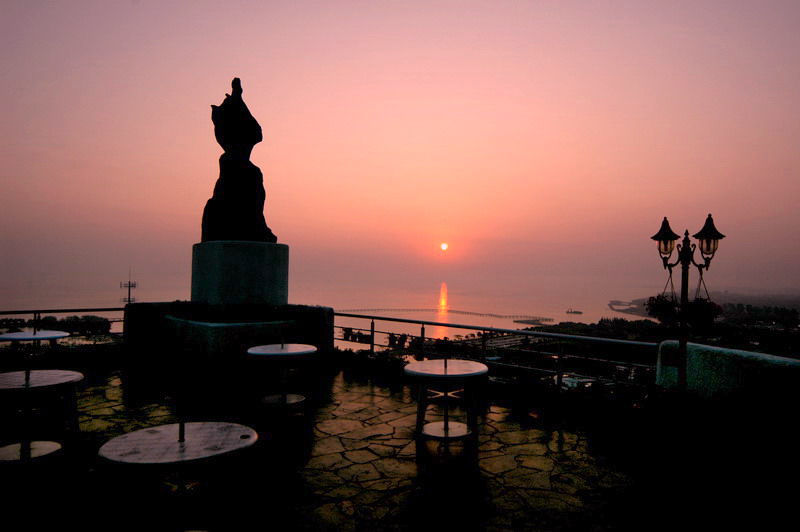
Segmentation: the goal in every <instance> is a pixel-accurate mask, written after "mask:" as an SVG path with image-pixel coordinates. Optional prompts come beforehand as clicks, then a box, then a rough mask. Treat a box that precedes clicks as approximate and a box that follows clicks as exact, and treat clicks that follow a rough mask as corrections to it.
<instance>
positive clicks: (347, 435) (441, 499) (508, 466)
mask: <svg viewBox="0 0 800 532" xmlns="http://www.w3.org/2000/svg"><path fill="white" fill-rule="evenodd" d="M123 380H124V378H123V377H122V376H121V374H120V373H119V372H111V373H110V374H104V375H95V376H92V377H90V378H88V379H87V381H86V382H84V383H83V384H82V386H81V388H80V391H79V412H80V428H81V434H80V437H79V441H78V443H76V444H74V445H73V448H74V447H76V446H77V447H79V449H78V451H73V452H72V454H68V456H71V457H72V458H71V459H70V460H71V463H70V464H69V466H68V467H67V469H66V473H64V474H63V475H61V476H60V477H59V479H61V480H56V479H53V478H48V477H46V475H47V473H42V474H43V475H45V477H37V478H40V480H41V482H40V483H39V484H37V486H38V487H35V488H34V489H35V490H38V491H37V497H38V498H39V500H45V501H48V502H53V501H55V500H56V499H63V500H66V501H67V502H69V503H70V504H74V505H80V506H83V508H82V509H81V510H80V512H81V515H83V517H82V521H81V522H82V523H83V524H84V525H85V527H87V528H90V525H97V527H98V528H103V529H109V530H113V529H117V528H124V527H125V524H126V523H127V524H130V523H132V522H137V521H136V519H137V517H142V516H141V514H140V510H141V508H142V507H144V508H150V509H156V508H158V511H157V512H156V513H158V514H159V515H161V517H160V518H159V519H157V520H156V521H154V522H148V524H147V526H148V527H149V528H150V529H153V530H158V529H164V530H189V529H197V530H239V529H241V528H243V527H245V526H247V527H251V528H256V529H262V528H264V529H266V528H272V529H306V530H406V529H415V530H426V529H429V528H441V529H443V530H448V529H452V528H454V527H459V528H462V529H465V530H587V529H596V530H603V529H607V528H614V520H615V519H616V517H614V515H613V512H609V510H608V509H609V507H610V506H611V505H612V504H611V502H610V501H614V500H615V498H618V496H619V494H620V493H622V492H624V491H625V490H627V489H629V488H630V486H631V480H630V479H629V478H628V477H627V476H626V475H625V474H624V473H623V472H622V471H620V470H619V469H618V468H615V466H614V465H613V464H611V463H610V462H609V461H607V460H606V459H604V457H603V456H600V455H598V453H596V452H593V450H592V449H593V445H592V441H591V438H589V437H588V436H587V435H586V434H582V433H580V432H571V431H567V430H558V429H557V428H554V427H545V426H544V425H543V424H542V423H540V422H538V420H537V419H535V418H534V417H531V416H523V417H522V418H520V417H519V416H518V415H515V414H512V412H511V411H510V410H509V406H510V405H508V404H502V403H497V404H493V403H492V402H489V404H488V405H486V407H485V409H484V411H483V414H482V415H481V417H480V435H479V438H478V442H477V448H475V447H474V446H469V445H465V444H464V443H452V444H450V445H447V446H446V445H444V444H440V443H437V442H433V441H427V442H423V443H421V444H418V443H417V442H416V440H415V439H414V432H413V427H414V424H415V420H416V403H415V401H414V397H413V394H412V389H411V388H410V387H409V386H408V385H406V384H404V383H402V382H401V383H397V382H394V383H383V384H382V385H379V384H376V383H375V382H373V381H372V380H370V379H369V378H366V377H361V378H355V377H350V376H347V375H346V374H345V373H344V372H341V373H338V374H335V375H329V376H327V377H325V378H323V379H322V381H323V382H322V385H319V386H317V389H316V390H312V391H311V392H309V393H311V394H315V397H316V401H315V402H314V403H313V404H312V403H311V402H309V405H308V409H307V410H306V411H305V412H301V411H295V412H290V413H286V412H274V411H269V410H265V409H263V408H253V409H249V410H238V411H236V412H235V413H231V412H227V413H225V410H226V408H228V407H220V408H219V410H218V411H216V412H213V413H207V414H205V415H207V416H213V417H214V420H227V421H237V422H242V423H245V424H248V425H250V426H253V427H254V428H256V429H257V430H258V431H259V435H260V439H259V442H258V444H257V445H256V446H254V447H253V448H252V449H251V450H248V451H245V452H243V453H242V454H241V456H239V457H234V458H232V459H231V460H229V461H227V462H225V463H224V465H223V466H222V467H216V466H213V467H216V469H213V468H212V469H209V467H208V466H205V468H204V467H203V466H198V467H197V468H184V469H180V470H176V471H173V470H170V469H168V468H167V469H158V470H155V469H153V470H148V469H147V468H144V469H142V470H132V469H130V468H123V469H117V468H114V467H111V466H109V465H108V464H104V463H102V462H100V461H98V460H97V458H96V452H97V449H98V448H99V446H100V445H101V444H102V443H103V442H105V441H107V440H108V439H110V438H112V437H114V436H117V435H119V434H123V433H125V432H129V431H131V430H136V429H139V428H143V427H148V426H153V425H157V424H162V423H171V422H174V421H175V420H176V418H175V410H174V408H173V405H172V401H171V400H170V399H169V398H168V397H166V398H162V397H161V396H160V395H159V394H157V393H154V394H149V395H148V394H147V393H145V394H140V393H137V392H136V391H135V387H132V386H131V385H127V386H126V385H124V384H123ZM147 389H148V388H146V387H145V390H147ZM429 408H430V412H429V414H428V419H429V420H436V419H437V416H438V414H439V413H438V411H437V410H436V409H437V408H438V407H436V406H430V407H429ZM454 414H455V415H459V411H458V410H456V411H455V412H454ZM66 476H69V477H70V479H71V480H69V481H68V482H67V481H66V480H64V478H66ZM44 483H47V484H48V485H51V486H60V487H59V488H58V492H57V493H54V492H55V491H56V488H53V491H52V492H43V491H42V488H41V486H42V484H44ZM64 483H67V484H68V485H69V486H73V487H74V489H75V490H77V491H79V492H80V496H78V495H76V494H73V495H75V498H74V499H70V498H69V496H68V495H67V493H66V492H69V491H70V488H65V487H64ZM47 493H49V494H50V495H49V496H50V497H52V499H50V500H48V499H47V497H48V494H47ZM109 509H113V511H114V512H117V514H116V515H125V516H128V518H129V519H130V520H131V521H127V519H128V518H126V519H125V520H122V521H118V522H116V523H117V525H116V526H105V525H103V526H100V525H101V524H102V523H106V524H107V523H108V521H103V520H101V518H100V517H99V515H100V514H101V513H102V512H101V510H102V511H106V510H109ZM149 511H150V510H148V512H149ZM152 511H154V512H155V510H152ZM95 517H96V518H97V521H95V519H94V518H95ZM131 528H136V529H138V528H139V527H138V526H131ZM28 529H30V528H28Z"/></svg>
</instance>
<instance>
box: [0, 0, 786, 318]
mask: <svg viewBox="0 0 800 532" xmlns="http://www.w3.org/2000/svg"><path fill="white" fill-rule="evenodd" d="M0 66H1V68H0V72H1V73H2V74H0V75H2V83H0V101H1V102H2V106H0V108H1V109H2V115H3V116H2V120H0V140H1V141H2V142H0V155H1V156H2V161H3V164H2V166H1V167H0V308H21V307H22V308H25V307H30V306H35V305H47V304H49V303H48V302H50V301H53V302H54V303H53V304H55V302H56V300H59V301H61V300H64V301H67V300H68V301H74V302H75V303H77V304H80V302H81V301H87V303H88V302H92V303H93V304H97V303H100V301H95V299H96V298H95V296H94V295H91V294H96V293H98V291H100V292H103V293H108V294H111V295H110V298H111V299H110V300H109V303H111V306H114V302H115V301H117V298H118V297H119V296H120V295H121V293H120V291H119V289H118V283H119V281H120V280H124V279H126V278H127V274H128V269H129V268H131V269H132V271H133V277H134V278H135V279H136V280H138V281H139V282H140V287H141V288H140V295H144V296H145V298H148V296H149V298H153V297H156V294H168V295H169V297H172V298H177V297H184V298H188V297H189V283H190V274H191V272H190V270H191V247H192V245H193V244H194V243H196V242H199V240H200V221H201V217H202V212H203V207H204V205H205V202H206V201H207V200H208V198H209V197H210V196H211V193H212V190H213V186H214V182H215V180H216V178H217V177H218V157H219V155H220V154H221V148H220V147H219V145H217V144H216V142H215V140H214V136H213V128H212V123H211V119H210V105H211V104H219V103H220V102H221V101H222V99H223V98H224V95H225V93H226V92H230V81H231V79H232V78H233V77H234V76H238V77H240V78H241V79H242V83H243V87H244V99H245V101H246V103H247V104H248V106H249V108H250V110H251V111H252V113H253V115H254V116H255V117H256V118H257V119H258V120H259V122H260V123H261V126H262V128H263V130H264V141H263V143H261V144H259V145H257V146H256V148H255V150H254V151H253V155H252V160H253V162H254V163H255V164H257V165H258V166H259V167H260V168H261V170H262V171H263V172H264V180H265V187H266V192H267V201H266V207H265V215H266V219H267V223H268V224H269V226H270V227H271V229H272V230H273V231H274V232H275V234H276V235H277V236H278V239H279V242H283V243H286V244H289V246H290V248H291V266H290V301H291V300H292V299H293V297H292V294H293V293H296V294H302V298H305V299H308V298H309V297H311V296H313V294H315V293H319V294H320V299H321V300H320V304H329V303H327V302H326V298H331V297H332V298H334V299H335V296H332V295H331V294H334V293H335V292H336V290H337V289H342V290H343V289H345V288H346V289H348V290H350V289H352V287H358V286H363V287H378V286H381V285H389V286H393V287H400V288H402V287H409V288H413V287H414V286H415V285H416V284H418V283H420V282H423V281H422V280H424V282H426V283H427V282H430V283H431V286H433V287H434V291H435V292H436V293H434V294H433V296H432V297H433V299H434V304H435V298H436V296H437V295H438V288H439V283H440V282H441V281H443V280H446V281H447V282H448V283H449V286H450V287H451V299H452V294H453V293H454V292H455V291H456V290H457V288H456V287H457V286H459V284H460V285H464V284H473V285H481V286H486V287H488V288H487V289H489V288H491V287H492V286H497V287H501V285H502V287H503V288H502V290H506V291H520V290H521V291H524V290H528V289H531V290H532V289H534V288H535V287H541V286H547V287H549V288H550V289H551V290H554V291H559V290H564V291H570V290H572V291H586V290H597V289H604V290H606V291H608V292H609V297H619V298H621V299H625V298H632V297H645V296H648V295H652V294H654V293H656V292H658V291H660V290H661V288H662V287H663V283H664V282H665V280H666V277H665V273H664V271H663V269H662V267H661V261H660V259H659V257H658V254H657V251H656V246H655V243H654V242H653V241H651V240H650V236H651V235H653V234H654V233H655V232H656V231H657V230H658V228H659V226H660V223H661V220H662V218H663V217H664V216H668V217H669V220H670V222H671V225H672V228H673V230H675V231H676V232H679V233H683V231H684V230H686V229H688V230H689V231H690V233H694V232H696V231H698V230H699V229H700V228H701V227H702V224H703V222H704V220H705V217H706V215H707V214H708V213H713V215H714V220H715V222H716V225H717V228H718V229H719V230H720V231H722V232H723V233H725V234H726V235H727V238H726V239H725V240H723V241H722V242H721V245H720V250H719V252H718V253H717V256H716V257H715V258H714V262H713V265H712V267H711V269H710V271H709V272H708V273H707V274H706V281H707V283H708V285H709V288H710V289H712V290H731V291H739V292H770V293H786V292H800V280H798V276H797V265H798V263H800V246H798V244H797V238H796V235H797V234H798V233H799V232H800V231H799V230H800V214H798V212H799V211H798V208H797V204H798V200H800V180H799V179H798V173H800V150H798V149H797V139H798V138H800V106H798V103H797V97H798V94H800V2H794V1H787V2H781V1H770V2H755V1H753V2H738V1H730V0H726V1H686V2H682V1H670V2H663V1H652V2H650V1H630V2H626V1H614V2H610V1H609V2H569V1H564V2H538V1H528V2H523V1H514V2H511V1H484V2H470V1H458V2H444V1H419V2H416V1H397V2H393V1H381V2H367V1H352V2H351V1H318V2H315V1H286V2H279V1H270V2H267V1H253V2H249V1H226V2H204V1H191V2H188V1H187V2H181V1H171V2H161V1H149V0H140V1H127V2H122V1H115V0H106V1H97V2H94V1H82V0H75V1H71V2H56V1H53V2H42V1H13V0H11V1H9V0H6V1H5V2H4V3H3V13H2V16H0ZM442 242H447V243H449V249H448V250H447V252H442V251H441V249H440V247H439V245H440V244H441V243H442ZM598 287H600V288H598ZM498 290H501V288H498ZM172 294H177V295H172ZM323 294H324V295H323ZM65 298H66V299H65ZM350 299H353V298H350ZM348 301H350V300H348ZM370 303H371V302H370Z"/></svg>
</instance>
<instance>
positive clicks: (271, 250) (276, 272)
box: [192, 240, 289, 305]
mask: <svg viewBox="0 0 800 532" xmlns="http://www.w3.org/2000/svg"><path fill="white" fill-rule="evenodd" d="M192 301H193V302H198V303H208V304H210V305H236V304H248V305H253V304H256V305H258V304H266V305H286V304H287V303H288V302H289V246H287V245H286V244H271V243H268V242H247V241H240V240H217V241H211V242H202V243H199V244H195V245H194V246H193V247H192Z"/></svg>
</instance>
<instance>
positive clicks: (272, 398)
mask: <svg viewBox="0 0 800 532" xmlns="http://www.w3.org/2000/svg"><path fill="white" fill-rule="evenodd" d="M305 400H306V397H305V396H304V395H299V394H296V393H287V394H285V395H282V394H273V395H268V396H266V397H264V398H263V399H261V402H262V403H263V404H265V405H267V406H294V405H299V404H302V403H303V402H304V401H305Z"/></svg>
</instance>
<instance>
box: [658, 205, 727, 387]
mask: <svg viewBox="0 0 800 532" xmlns="http://www.w3.org/2000/svg"><path fill="white" fill-rule="evenodd" d="M692 236H693V237H694V238H696V239H697V241H698V245H695V244H693V243H692V241H691V240H689V231H688V230H687V231H686V232H685V233H684V235H683V240H682V241H681V243H680V244H678V245H677V247H678V259H677V260H676V261H675V262H672V263H670V261H669V259H670V257H671V256H672V251H673V250H674V249H675V241H676V240H678V239H679V238H680V236H678V235H677V234H675V233H674V232H673V231H672V228H670V226H669V222H668V221H667V217H666V216H665V217H664V221H663V222H661V229H659V231H658V233H656V234H655V235H653V236H652V237H650V238H652V239H653V240H655V241H656V242H658V253H659V255H661V260H662V262H663V263H664V269H666V270H669V273H670V275H672V268H674V267H675V266H677V265H679V264H680V266H681V306H680V312H679V317H680V331H681V333H680V344H679V349H678V357H679V358H678V361H677V362H678V386H679V387H680V388H682V389H683V388H685V387H686V343H687V341H688V336H689V333H688V327H687V321H686V319H687V312H688V309H689V267H690V266H692V265H694V266H696V267H697V270H698V272H699V274H700V277H701V278H702V276H703V270H704V269H705V270H708V268H709V266H710V265H711V259H713V258H714V254H715V253H716V252H717V249H718V248H719V241H720V240H722V239H723V238H725V235H723V234H722V233H720V232H719V231H717V228H716V227H714V219H713V218H712V217H711V215H710V214H709V215H708V218H706V223H705V225H703V228H702V229H700V231H698V232H697V233H695V234H694V235H692ZM697 247H699V248H700V255H701V256H702V257H703V262H702V263H700V264H698V263H697V262H695V260H694V252H695V249H696V248H697Z"/></svg>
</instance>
